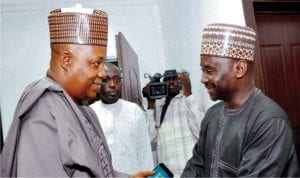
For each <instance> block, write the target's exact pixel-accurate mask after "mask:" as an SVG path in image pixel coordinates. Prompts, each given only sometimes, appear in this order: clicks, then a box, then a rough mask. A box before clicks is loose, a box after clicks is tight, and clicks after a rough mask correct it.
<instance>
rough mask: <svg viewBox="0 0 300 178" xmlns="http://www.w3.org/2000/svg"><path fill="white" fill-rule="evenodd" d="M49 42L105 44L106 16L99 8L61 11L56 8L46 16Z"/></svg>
mask: <svg viewBox="0 0 300 178" xmlns="http://www.w3.org/2000/svg"><path fill="white" fill-rule="evenodd" d="M48 22H49V30H50V42H51V44H81V45H97V46H107V34H108V17H107V13H106V12H104V11H101V10H93V11H92V13H86V12H70V11H67V12H63V11H62V9H56V10H53V11H51V12H50V14H49V16H48Z"/></svg>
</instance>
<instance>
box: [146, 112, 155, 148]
mask: <svg viewBox="0 0 300 178" xmlns="http://www.w3.org/2000/svg"><path fill="white" fill-rule="evenodd" d="M146 116H147V123H148V130H149V135H150V141H151V143H156V142H157V130H156V128H155V125H156V122H155V116H154V109H149V110H147V111H146Z"/></svg>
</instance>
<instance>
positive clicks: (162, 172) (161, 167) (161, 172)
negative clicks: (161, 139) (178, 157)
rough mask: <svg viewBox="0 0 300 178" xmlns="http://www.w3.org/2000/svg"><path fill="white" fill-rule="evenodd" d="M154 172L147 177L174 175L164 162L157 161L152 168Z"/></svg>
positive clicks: (161, 177)
mask: <svg viewBox="0 0 300 178" xmlns="http://www.w3.org/2000/svg"><path fill="white" fill-rule="evenodd" d="M153 170H154V171H155V174H154V175H153V176H149V177H148V178H168V177H174V175H173V173H172V172H171V171H170V170H169V169H168V168H167V166H166V165H165V164H164V163H159V164H158V165H157V166H156V167H155V168H154V169H153Z"/></svg>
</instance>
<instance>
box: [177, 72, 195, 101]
mask: <svg viewBox="0 0 300 178" xmlns="http://www.w3.org/2000/svg"><path fill="white" fill-rule="evenodd" d="M177 76H178V79H179V80H180V81H181V82H182V91H183V94H184V95H185V96H186V97H188V96H190V95H191V94H192V86H191V81H190V78H189V76H188V75H185V74H183V73H180V72H178V73H177Z"/></svg>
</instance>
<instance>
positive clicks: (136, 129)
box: [91, 63, 154, 174]
mask: <svg viewBox="0 0 300 178" xmlns="http://www.w3.org/2000/svg"><path fill="white" fill-rule="evenodd" d="M105 69H106V73H107V75H106V77H105V78H103V79H102V83H103V84H102V86H101V92H100V98H101V100H100V101H97V102H95V103H94V104H92V105H91V107H92V108H93V109H94V111H95V112H96V114H97V116H98V118H99V121H100V123H101V126H102V128H103V131H104V134H105V137H106V139H107V143H108V146H109V149H110V152H111V154H112V164H113V167H114V169H116V170H118V171H120V172H124V173H128V174H132V173H135V172H137V171H138V170H152V169H153V167H154V164H153V157H152V152H151V145H150V136H149V133H148V126H147V123H146V118H145V113H144V111H143V110H142V109H141V108H140V107H139V106H138V105H137V104H135V103H132V102H129V101H126V100H123V99H120V98H119V97H120V94H121V88H122V79H121V76H120V71H119V69H118V68H117V67H116V66H115V65H113V64H110V63H106V64H105Z"/></svg>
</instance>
